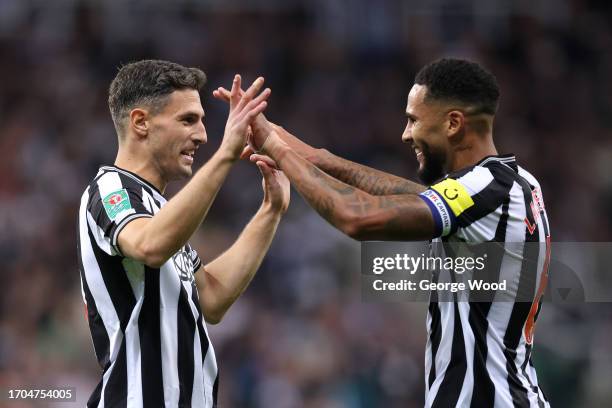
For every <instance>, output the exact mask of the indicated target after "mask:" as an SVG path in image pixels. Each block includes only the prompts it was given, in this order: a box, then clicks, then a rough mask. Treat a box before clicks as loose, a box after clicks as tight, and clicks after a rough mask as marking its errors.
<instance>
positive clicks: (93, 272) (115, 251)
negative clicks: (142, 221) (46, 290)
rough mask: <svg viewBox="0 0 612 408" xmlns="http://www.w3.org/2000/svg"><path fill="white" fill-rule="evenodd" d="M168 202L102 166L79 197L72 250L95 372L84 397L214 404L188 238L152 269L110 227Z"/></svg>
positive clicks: (117, 402)
mask: <svg viewBox="0 0 612 408" xmlns="http://www.w3.org/2000/svg"><path fill="white" fill-rule="evenodd" d="M165 203H166V199H165V198H164V197H163V196H162V195H161V194H160V193H159V191H157V189H156V188H155V187H153V186H152V185H151V184H149V183H148V182H146V181H145V180H143V179H141V178H140V177H138V176H137V175H135V174H133V173H131V172H128V171H126V170H122V169H120V168H117V167H114V166H107V167H102V168H100V171H99V172H98V174H97V175H96V177H95V178H94V180H93V181H92V182H91V183H90V184H89V186H88V187H87V189H86V190H85V192H84V193H83V196H82V198H81V205H80V209H79V218H78V236H79V240H78V255H79V267H80V274H81V287H82V294H83V300H84V302H85V304H86V307H87V316H88V319H89V327H90V330H91V337H92V340H93V345H94V349H95V353H96V357H97V359H98V362H99V364H100V366H101V368H102V379H101V380H100V382H99V384H98V386H97V387H96V389H95V390H94V391H93V393H92V395H91V397H90V399H89V401H88V404H87V406H88V407H106V408H110V407H130V408H132V407H214V406H216V398H217V397H216V394H217V386H218V372H217V363H216V360H215V352H214V350H213V347H212V344H211V342H210V340H209V338H208V333H207V330H206V325H205V324H204V321H203V316H202V312H201V309H200V303H199V300H198V291H197V289H196V285H195V280H194V273H195V272H196V271H197V270H198V268H199V267H200V265H201V261H200V258H199V257H198V255H197V253H196V251H195V250H193V249H192V248H191V246H190V245H189V244H187V245H185V246H184V247H183V248H182V249H181V250H179V251H178V252H177V253H176V254H175V255H174V256H173V257H172V258H170V259H169V260H168V261H167V262H166V263H165V264H163V265H162V266H161V267H160V268H159V269H155V268H150V267H148V266H146V265H144V264H142V263H140V262H137V261H134V260H132V259H129V258H126V257H124V256H123V255H122V254H121V252H120V248H118V246H117V236H118V235H119V233H120V231H121V230H122V229H123V228H124V227H125V225H126V224H127V223H128V222H130V221H131V220H134V219H136V218H140V217H152V216H153V215H154V214H156V213H157V212H158V211H159V210H160V208H161V207H163V206H164V204H165Z"/></svg>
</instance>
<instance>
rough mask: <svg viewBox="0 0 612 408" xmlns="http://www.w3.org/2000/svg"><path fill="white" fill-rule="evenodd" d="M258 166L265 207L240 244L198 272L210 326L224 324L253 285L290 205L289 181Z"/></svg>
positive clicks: (203, 310)
mask: <svg viewBox="0 0 612 408" xmlns="http://www.w3.org/2000/svg"><path fill="white" fill-rule="evenodd" d="M257 165H258V166H259V169H260V171H261V172H262V174H263V177H264V201H263V203H262V206H261V208H260V209H259V211H257V213H256V214H255V216H254V217H253V219H252V220H251V221H250V222H249V223H248V224H247V226H246V227H245V228H244V230H243V231H242V233H241V234H240V236H239V237H238V239H237V240H236V242H235V243H234V244H233V245H232V246H231V247H230V248H229V249H228V250H227V251H225V252H224V253H223V254H221V255H220V256H219V257H218V258H216V259H215V260H213V261H212V262H210V263H209V264H207V265H205V266H201V267H200V270H199V271H198V273H196V279H197V284H198V288H199V293H200V304H201V306H202V312H203V314H204V317H205V319H206V321H207V322H209V323H213V324H216V323H218V322H220V321H221V319H222V317H223V315H224V314H225V312H226V311H227V310H228V309H229V307H230V306H231V305H232V304H233V303H234V302H235V301H236V299H238V297H239V296H240V295H241V294H242V292H244V290H245V289H246V287H247V286H248V284H249V283H250V282H251V279H253V276H254V275H255V272H256V271H257V269H258V268H259V266H260V265H261V261H262V260H263V257H264V255H265V254H266V252H267V251H268V248H269V247H270V243H271V242H272V238H273V237H274V233H275V232H276V227H277V226H278V223H279V221H280V218H281V216H282V214H284V213H285V211H286V210H287V207H288V205H289V180H287V178H286V177H285V176H284V175H283V174H282V172H281V171H279V170H275V169H273V168H271V167H269V166H267V165H266V164H265V163H263V162H259V163H257Z"/></svg>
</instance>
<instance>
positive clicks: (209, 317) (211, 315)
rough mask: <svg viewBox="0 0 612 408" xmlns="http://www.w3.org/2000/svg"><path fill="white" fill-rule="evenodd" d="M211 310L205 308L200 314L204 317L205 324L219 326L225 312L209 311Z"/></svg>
mask: <svg viewBox="0 0 612 408" xmlns="http://www.w3.org/2000/svg"><path fill="white" fill-rule="evenodd" d="M210 309H211V308H206V309H204V310H203V311H202V314H203V315H204V320H206V323H208V324H212V325H215V324H219V323H221V320H223V316H225V310H221V309H216V310H210Z"/></svg>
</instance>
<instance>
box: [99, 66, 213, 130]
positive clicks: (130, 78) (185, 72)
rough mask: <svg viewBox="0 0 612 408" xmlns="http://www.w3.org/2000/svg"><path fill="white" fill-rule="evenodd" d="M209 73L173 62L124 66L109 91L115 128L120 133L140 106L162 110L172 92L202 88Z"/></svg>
mask: <svg viewBox="0 0 612 408" xmlns="http://www.w3.org/2000/svg"><path fill="white" fill-rule="evenodd" d="M205 83H206V75H205V74H204V72H202V71H201V70H200V69H198V68H187V67H184V66H182V65H179V64H176V63H174V62H169V61H162V60H142V61H137V62H132V63H129V64H126V65H124V66H122V67H121V68H120V69H119V72H118V73H117V76H115V79H113V82H111V85H110V89H109V92H108V107H109V108H110V112H111V116H112V118H113V123H114V124H115V129H117V132H118V133H119V134H120V135H121V133H122V130H123V126H122V122H123V120H124V119H125V117H126V116H127V115H128V114H129V112H130V110H132V109H134V108H135V107H138V106H143V107H147V108H149V109H151V110H152V111H153V112H154V113H155V112H159V110H161V109H163V107H164V106H165V105H166V103H167V99H168V98H167V97H168V95H170V94H171V93H172V92H174V91H176V90H182V89H195V90H196V91H200V90H201V89H202V87H204V84H205Z"/></svg>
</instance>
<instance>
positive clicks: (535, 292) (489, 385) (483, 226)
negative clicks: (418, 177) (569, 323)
mask: <svg viewBox="0 0 612 408" xmlns="http://www.w3.org/2000/svg"><path fill="white" fill-rule="evenodd" d="M421 198H423V200H424V201H425V202H426V203H427V204H428V205H429V207H430V209H431V210H432V214H433V215H434V219H435V222H436V226H437V232H438V233H437V236H438V237H440V238H437V239H435V240H434V242H442V243H443V245H442V246H443V247H446V246H450V245H452V243H453V242H467V243H470V244H474V243H476V244H478V243H487V242H496V243H519V245H520V247H519V248H520V250H519V252H518V253H516V252H512V253H511V252H510V251H508V250H506V249H504V250H502V251H500V256H499V257H498V258H497V259H496V260H490V261H492V262H497V264H494V265H493V268H494V270H495V271H497V272H496V273H497V278H498V279H499V281H500V282H501V281H502V280H503V279H505V280H506V281H507V282H508V287H509V288H511V289H509V292H511V294H513V295H514V296H515V297H513V298H512V299H514V300H516V299H518V296H519V295H518V294H519V293H520V294H521V299H523V300H524V299H525V298H528V299H529V302H525V301H521V302H519V301H498V300H497V299H496V298H491V301H488V302H487V301H484V302H473V301H457V298H455V301H439V299H438V298H437V293H436V292H434V293H433V294H432V298H431V301H430V304H429V310H428V313H427V329H428V342H427V349H426V353H425V375H426V378H425V382H426V391H425V406H426V407H548V406H549V404H548V402H547V400H546V397H545V396H544V394H543V392H542V390H541V389H540V387H539V385H538V379H537V376H536V372H535V369H534V366H533V364H532V361H531V351H532V344H533V329H534V326H535V321H536V320H537V317H538V314H539V312H540V308H541V302H542V294H543V292H544V289H545V286H546V282H547V277H548V263H549V259H550V231H549V226H548V219H547V216H546V211H545V209H544V201H543V199H542V194H541V191H540V186H539V183H538V182H537V181H536V179H535V178H534V177H533V176H532V175H531V174H529V173H528V172H527V171H525V170H524V169H523V168H521V167H520V166H518V165H517V164H516V161H515V158H514V156H512V155H505V156H489V157H487V158H485V159H483V160H481V161H480V162H479V163H478V164H476V165H474V166H471V167H469V168H467V169H464V170H461V171H459V172H456V173H453V174H450V175H448V176H447V178H445V179H444V180H442V181H441V182H439V183H437V184H435V185H433V186H431V187H430V188H429V189H428V190H426V191H425V192H424V193H422V194H421ZM532 243H535V245H531V244H532ZM538 243H539V244H541V245H538ZM432 245H435V244H432ZM504 245H507V244H504ZM447 255H448V254H447ZM530 260H533V261H530ZM450 275H452V273H451V274H450ZM438 278H439V277H438ZM492 296H493V295H492Z"/></svg>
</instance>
